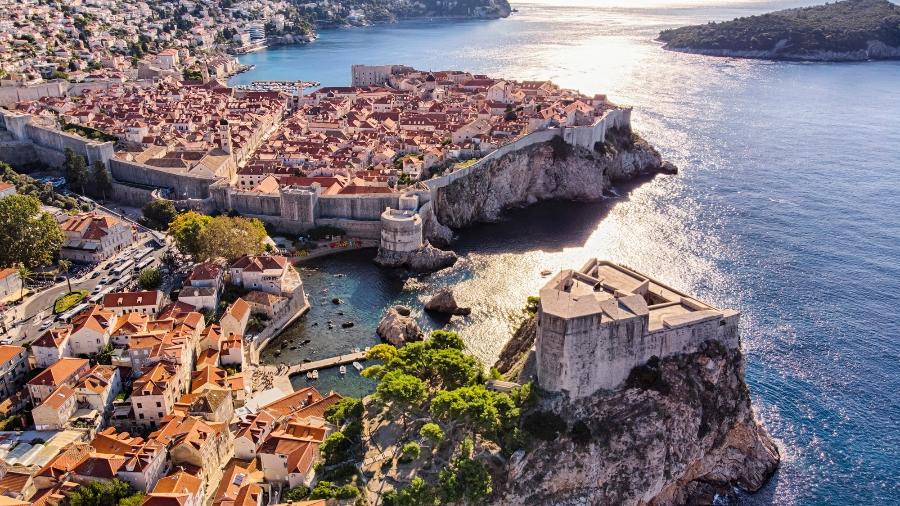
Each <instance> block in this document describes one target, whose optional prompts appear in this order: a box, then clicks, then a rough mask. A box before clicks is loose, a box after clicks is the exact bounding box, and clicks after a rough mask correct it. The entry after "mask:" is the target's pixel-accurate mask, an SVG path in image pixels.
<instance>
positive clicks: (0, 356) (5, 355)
mask: <svg viewBox="0 0 900 506" xmlns="http://www.w3.org/2000/svg"><path fill="white" fill-rule="evenodd" d="M24 351H25V348H23V347H21V346H15V345H11V344H5V345H2V346H0V364H5V363H7V362H9V361H10V360H12V359H13V358H15V357H16V355H18V354H19V353H22V352H24Z"/></svg>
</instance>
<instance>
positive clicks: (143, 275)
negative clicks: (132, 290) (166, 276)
mask: <svg viewBox="0 0 900 506" xmlns="http://www.w3.org/2000/svg"><path fill="white" fill-rule="evenodd" d="M161 283H162V276H161V275H160V273H159V269H157V268H155V267H145V268H144V269H143V270H141V272H140V274H138V284H139V285H141V288H143V289H144V290H155V289H157V288H159V285H160V284H161Z"/></svg>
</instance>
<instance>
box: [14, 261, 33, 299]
mask: <svg viewBox="0 0 900 506" xmlns="http://www.w3.org/2000/svg"><path fill="white" fill-rule="evenodd" d="M16 270H17V271H19V279H21V280H22V287H21V288H20V289H19V298H20V299H23V298H25V282H26V281H30V280H31V276H32V275H33V273H32V272H31V271H30V270H29V269H28V267H25V266H24V265H20V266H19V267H18V269H16Z"/></svg>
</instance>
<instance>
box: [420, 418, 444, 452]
mask: <svg viewBox="0 0 900 506" xmlns="http://www.w3.org/2000/svg"><path fill="white" fill-rule="evenodd" d="M419 435H420V436H422V437H423V438H425V439H427V440H428V441H430V442H431V444H432V445H433V446H435V447H437V446H438V445H440V444H441V443H442V442H443V441H444V431H442V430H441V427H440V426H439V425H438V424H436V423H432V422H429V423H426V424H425V425H423V426H422V428H421V429H419Z"/></svg>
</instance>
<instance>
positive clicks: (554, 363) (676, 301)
mask: <svg viewBox="0 0 900 506" xmlns="http://www.w3.org/2000/svg"><path fill="white" fill-rule="evenodd" d="M540 297H541V302H540V308H539V311H538V316H537V318H538V325H537V328H538V330H537V339H536V345H535V346H536V358H537V376H538V383H539V385H540V386H541V388H543V389H544V390H547V391H551V392H563V393H567V394H568V395H569V396H570V397H572V398H580V397H586V396H589V395H591V394H593V393H594V392H596V391H597V390H601V389H603V390H609V389H614V388H617V387H619V386H620V385H621V384H622V383H623V382H624V381H625V380H626V379H627V378H628V375H629V373H630V372H631V369H632V368H633V367H636V366H639V365H643V364H645V363H646V362H647V361H648V360H650V358H652V357H658V358H660V359H662V358H665V357H668V356H672V355H677V354H683V353H692V352H696V351H698V349H699V347H700V345H701V344H703V343H704V342H706V341H709V340H713V341H718V342H719V343H721V344H722V345H724V346H725V347H726V348H729V349H737V348H738V347H739V346H740V344H739V335H738V320H739V317H740V314H739V313H738V312H737V311H734V310H731V309H717V308H715V307H712V306H710V305H708V304H705V303H703V302H700V301H698V300H696V299H694V298H691V297H689V296H687V295H685V294H683V293H681V292H678V291H677V290H675V289H673V288H670V287H668V286H666V285H664V284H662V283H660V282H658V281H656V280H655V279H653V278H650V277H648V276H645V275H643V274H640V273H638V272H635V271H633V270H631V269H627V268H625V267H622V266H620V265H616V264H614V263H611V262H606V261H601V260H597V259H593V260H590V261H589V262H587V263H586V264H585V265H584V266H583V267H582V268H581V269H579V270H577V271H576V270H564V271H562V272H560V273H559V274H557V275H556V276H555V277H554V278H553V279H551V280H550V282H548V283H547V284H546V285H545V286H544V288H542V289H541V291H540Z"/></svg>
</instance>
